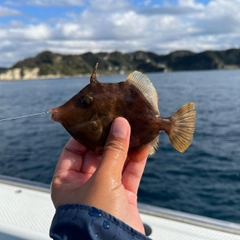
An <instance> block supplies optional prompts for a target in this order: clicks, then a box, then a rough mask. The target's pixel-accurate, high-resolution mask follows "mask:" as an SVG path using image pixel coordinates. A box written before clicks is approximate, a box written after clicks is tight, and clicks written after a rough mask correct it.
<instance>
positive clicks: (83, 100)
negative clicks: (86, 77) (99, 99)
mask: <svg viewBox="0 0 240 240" xmlns="http://www.w3.org/2000/svg"><path fill="white" fill-rule="evenodd" d="M79 100H80V103H81V106H82V107H87V106H88V105H90V104H91V103H92V102H93V97H91V96H88V95H85V96H81V97H80V99H79Z"/></svg>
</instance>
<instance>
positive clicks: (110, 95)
mask: <svg viewBox="0 0 240 240" xmlns="http://www.w3.org/2000/svg"><path fill="white" fill-rule="evenodd" d="M97 66H98V64H96V66H95V68H94V70H93V73H92V75H91V77H90V84H88V85H87V86H85V87H84V88H83V89H82V90H81V91H80V92H79V93H77V94H76V95H75V96H73V97H72V98H71V99H70V100H68V101H67V102H66V103H65V104H63V105H62V106H59V107H56V108H52V109H50V112H51V114H52V116H51V119H52V120H54V121H56V122H59V123H61V124H62V126H63V127H64V128H65V129H66V131H67V132H68V133H69V134H70V135H71V136H72V137H73V138H74V139H75V140H77V141H78V142H80V143H81V144H83V145H84V146H85V147H87V148H88V149H89V150H91V151H93V152H95V153H98V154H101V153H102V151H103V147H104V144H105V142H106V139H107V136H108V134H109V131H110V126H111V124H112V122H113V120H114V119H115V118H117V117H120V116H121V117H124V118H126V119H127V120H128V122H129V124H130V126H131V137H130V146H129V151H131V150H136V149H138V148H141V147H142V146H144V145H146V144H148V143H150V144H151V152H150V154H153V153H154V151H155V150H156V148H157V146H158V139H159V132H160V131H165V132H166V133H167V134H168V137H169V139H170V141H171V143H172V145H173V146H174V147H175V149H176V150H178V151H179V152H184V151H185V150H186V149H187V148H188V147H189V146H190V144H191V140H192V138H193V133H194V129H195V118H196V112H195V110H194V109H195V105H194V103H193V102H189V103H187V104H185V105H184V106H183V107H181V108H180V109H179V110H178V111H177V112H175V113H174V114H173V115H172V116H171V117H168V118H162V117H161V116H160V112H159V109H158V95H157V91H156V89H155V88H154V86H153V84H152V83H151V81H150V80H149V78H148V77H147V76H146V75H144V74H142V73H140V72H138V71H134V72H133V73H131V74H130V75H129V76H128V77H127V79H126V80H125V81H124V82H119V83H101V82H99V81H98V79H97V75H96V72H97Z"/></svg>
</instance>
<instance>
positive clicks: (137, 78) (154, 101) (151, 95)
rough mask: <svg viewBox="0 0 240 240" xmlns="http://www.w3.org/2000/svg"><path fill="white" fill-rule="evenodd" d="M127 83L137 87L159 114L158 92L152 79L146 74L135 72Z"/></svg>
mask: <svg viewBox="0 0 240 240" xmlns="http://www.w3.org/2000/svg"><path fill="white" fill-rule="evenodd" d="M126 81H128V82H130V83H132V84H133V85H134V86H135V87H137V88H138V89H139V90H140V91H141V92H142V93H143V95H144V96H145V97H146V99H147V100H148V101H149V102H150V103H151V105H152V106H153V107H154V109H155V110H156V111H157V112H158V113H159V109H158V94H157V91H156V89H155V87H154V86H153V84H152V82H151V81H150V79H149V78H148V77H147V76H146V75H145V74H142V73H140V72H138V71H134V72H132V73H130V74H129V75H128V77H127V79H126ZM159 114H160V113H159Z"/></svg>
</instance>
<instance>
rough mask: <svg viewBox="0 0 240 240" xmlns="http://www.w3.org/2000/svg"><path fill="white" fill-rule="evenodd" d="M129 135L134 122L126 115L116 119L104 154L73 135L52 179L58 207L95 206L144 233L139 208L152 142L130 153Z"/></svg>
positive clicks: (54, 201)
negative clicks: (140, 192)
mask: <svg viewBox="0 0 240 240" xmlns="http://www.w3.org/2000/svg"><path fill="white" fill-rule="evenodd" d="M129 139H130V126H129V123H128V122H127V120H126V119H124V118H117V119H115V120H114V122H113V124H112V126H111V130H110V133H109V136H108V139H107V141H106V144H105V147H104V151H103V154H102V155H101V156H99V155H96V154H94V153H92V152H90V151H89V150H88V149H86V148H85V147H84V146H82V145H81V144H80V143H78V142H77V141H75V140H74V139H70V141H69V142H68V143H67V145H66V146H65V148H64V149H63V152H62V154H61V156H60V158H59V161H58V163H57V166H56V170H55V173H54V176H53V180H52V186H51V196H52V201H53V203H54V205H55V207H58V206H60V205H64V204H87V205H90V206H94V207H96V208H100V209H102V210H104V211H106V212H108V213H110V214H111V215H113V216H115V217H116V218H118V219H120V220H122V221H123V222H125V223H126V224H128V225H130V226H131V227H132V228H134V229H136V230H138V231H139V232H142V233H143V234H144V228H143V224H142V221H141V219H140V215H139V212H138V208H137V190H138V187H139V183H140V180H141V177H142V173H143V170H144V167H145V164H146V160H147V157H148V153H149V150H150V146H149V145H147V146H145V147H143V148H141V149H140V150H138V151H135V152H133V153H131V154H129V155H128V147H129ZM126 160H127V161H126Z"/></svg>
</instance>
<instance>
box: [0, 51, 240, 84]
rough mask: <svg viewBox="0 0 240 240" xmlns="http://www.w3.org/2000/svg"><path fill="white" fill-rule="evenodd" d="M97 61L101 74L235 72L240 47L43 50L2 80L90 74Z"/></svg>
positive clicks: (1, 71) (0, 75)
mask: <svg viewBox="0 0 240 240" xmlns="http://www.w3.org/2000/svg"><path fill="white" fill-rule="evenodd" d="M97 62H98V63H99V67H98V73H99V74H125V73H129V72H131V71H133V70H138V71H141V72H144V73H147V72H172V71H189V70H212V69H235V68H240V48H238V49H229V50H225V51H204V52H201V53H194V52H191V51H185V50H182V51H175V52H171V53H169V54H167V55H158V54H156V53H153V52H144V51H137V52H132V53H121V52H118V51H115V52H110V53H108V52H99V53H91V52H87V53H84V54H79V55H63V54H58V53H52V52H50V51H44V52H42V53H40V54H38V55H37V56H35V57H31V58H26V59H24V60H22V61H19V62H17V63H16V64H14V65H13V66H12V67H10V68H1V67H0V80H5V81H6V80H22V79H39V78H57V77H65V76H84V75H90V74H91V72H92V69H93V66H94V65H95V64H96V63H97Z"/></svg>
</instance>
